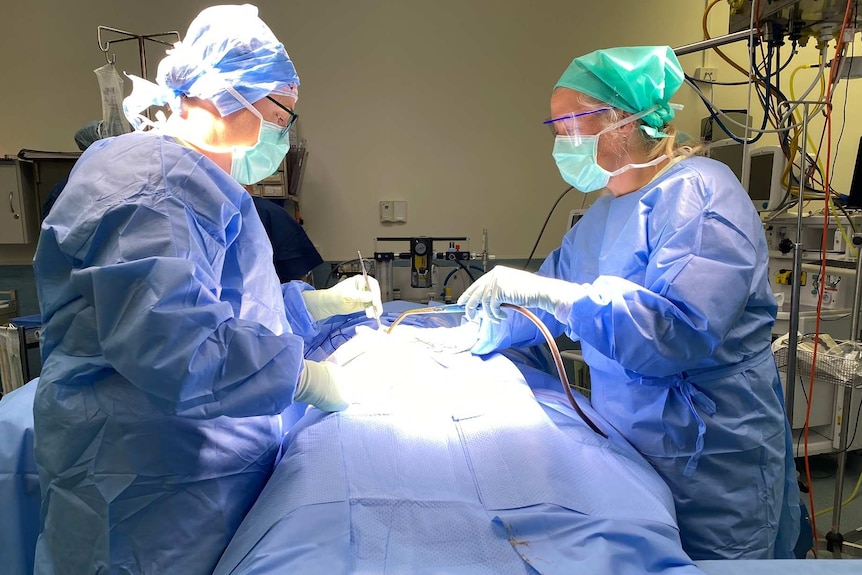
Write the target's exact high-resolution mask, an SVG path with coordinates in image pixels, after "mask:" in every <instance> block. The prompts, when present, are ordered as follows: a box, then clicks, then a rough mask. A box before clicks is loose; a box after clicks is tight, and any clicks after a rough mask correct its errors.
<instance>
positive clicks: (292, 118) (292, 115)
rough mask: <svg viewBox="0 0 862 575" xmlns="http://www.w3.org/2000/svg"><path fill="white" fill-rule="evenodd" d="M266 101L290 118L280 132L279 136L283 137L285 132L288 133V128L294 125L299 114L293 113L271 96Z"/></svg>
mask: <svg viewBox="0 0 862 575" xmlns="http://www.w3.org/2000/svg"><path fill="white" fill-rule="evenodd" d="M266 99H267V100H269V101H270V102H272V103H273V104H275V105H276V106H278V107H279V108H281V109H282V110H284V111H285V112H287V114H288V116H290V119H289V120H288V121H287V125H286V126H285V127H284V128H283V129H282V130H281V136H282V137H284V135H285V134H287V132H288V131H290V128H291V127H293V125H294V124H295V123H296V120H297V119H298V118H299V114H297V113H295V112H294V111H293V110H291V109H290V108H288V107H287V106H285V105H284V104H282V103H281V102H279V101H278V100H276V99H275V98H273V97H272V96H267V97H266Z"/></svg>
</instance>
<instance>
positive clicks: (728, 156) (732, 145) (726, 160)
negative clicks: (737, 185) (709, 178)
mask: <svg viewBox="0 0 862 575" xmlns="http://www.w3.org/2000/svg"><path fill="white" fill-rule="evenodd" d="M743 151H744V150H743V145H742V144H740V143H739V142H737V141H735V140H730V139H728V140H719V141H717V142H713V143H711V144H710V145H709V157H710V158H712V159H713V160H718V161H719V162H721V163H722V164H724V165H725V166H727V167H728V168H730V171H731V172H733V175H734V176H736V179H737V180H739V181H740V182H742V158H743V156H742V153H743Z"/></svg>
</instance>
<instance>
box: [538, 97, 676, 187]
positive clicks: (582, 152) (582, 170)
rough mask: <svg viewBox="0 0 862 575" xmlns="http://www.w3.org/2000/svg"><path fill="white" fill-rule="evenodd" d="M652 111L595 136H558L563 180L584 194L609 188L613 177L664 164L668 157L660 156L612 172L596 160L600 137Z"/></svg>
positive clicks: (557, 151)
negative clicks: (629, 171) (636, 169)
mask: <svg viewBox="0 0 862 575" xmlns="http://www.w3.org/2000/svg"><path fill="white" fill-rule="evenodd" d="M652 111H653V108H649V109H647V110H644V111H643V112H639V113H637V114H634V115H631V116H628V117H626V118H623V119H622V120H620V121H619V122H615V123H613V124H611V125H610V126H608V127H607V128H605V129H604V130H602V131H601V132H599V133H598V134H595V135H591V136H584V135H581V134H574V135H569V136H557V137H556V138H555V140H554V152H553V154H554V160H555V161H556V162H557V168H558V169H559V170H560V175H561V176H562V177H563V180H565V181H566V183H568V184H569V185H571V186H572V187H574V188H575V189H576V190H579V191H581V192H584V193H587V192H594V191H596V190H600V189H602V188H604V187H605V186H607V185H608V181H609V180H610V179H611V177H612V176H617V175H619V174H622V173H623V172H626V171H628V170H630V169H632V168H646V167H649V166H654V165H656V164H658V163H660V162H662V161H663V160H664V159H665V158H667V156H666V155H662V156H659V157H658V158H656V159H655V160H652V161H650V162H647V163H645V164H627V165H625V166H623V167H621V168H619V169H618V170H614V171H613V172H609V171H607V170H606V169H604V168H603V167H601V166H600V165H599V163H598V158H597V151H598V144H599V136H601V135H602V134H604V133H606V132H610V131H612V130H615V129H617V128H619V127H620V126H625V125H626V124H628V123H631V122H634V121H635V120H637V119H639V118H641V117H643V116H645V115H647V114H649V113H650V112H652Z"/></svg>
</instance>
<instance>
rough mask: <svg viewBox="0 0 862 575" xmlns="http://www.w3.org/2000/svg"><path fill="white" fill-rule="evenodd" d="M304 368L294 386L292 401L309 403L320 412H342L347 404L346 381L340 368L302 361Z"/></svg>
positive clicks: (324, 363)
mask: <svg viewBox="0 0 862 575" xmlns="http://www.w3.org/2000/svg"><path fill="white" fill-rule="evenodd" d="M303 364H304V367H303V370H302V374H300V376H299V383H297V385H296V393H294V394H293V400H294V401H301V402H303V403H310V404H311V405H313V406H314V407H316V408H317V409H319V410H321V411H343V410H345V409H347V406H348V405H349V402H348V401H347V400H346V399H345V398H344V395H345V394H344V393H343V389H344V383H345V380H346V379H347V377H346V375H345V373H344V370H343V369H342V368H341V366H338V365H335V364H334V363H330V362H328V361H326V362H317V361H309V360H304V361H303Z"/></svg>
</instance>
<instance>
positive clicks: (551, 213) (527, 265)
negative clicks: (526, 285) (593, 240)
mask: <svg viewBox="0 0 862 575" xmlns="http://www.w3.org/2000/svg"><path fill="white" fill-rule="evenodd" d="M574 189H575V187H574V186H569V187H568V188H566V189H565V191H563V193H562V194H560V197H559V198H557V201H556V202H554V205H553V206H551V211H550V212H548V217H547V218H545V223H544V224H542V229H541V230H540V231H539V237H537V238H536V243H535V244H533V249H532V251H530V256H529V257H528V258H527V263H525V264H524V267H523V268H521V269H524V270H526V269H527V268H528V267H530V262H532V261H533V256H534V255H536V248H538V247H539V242H540V241H541V240H542V235H543V234H544V233H545V228H547V227H548V222H549V221H551V216H552V215H554V210H556V209H557V205H559V203H560V201H561V200H562V199H563V198H564V197H566V194H568V193H569V192H571V191H572V190H574Z"/></svg>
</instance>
